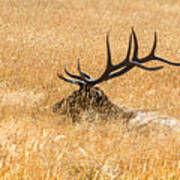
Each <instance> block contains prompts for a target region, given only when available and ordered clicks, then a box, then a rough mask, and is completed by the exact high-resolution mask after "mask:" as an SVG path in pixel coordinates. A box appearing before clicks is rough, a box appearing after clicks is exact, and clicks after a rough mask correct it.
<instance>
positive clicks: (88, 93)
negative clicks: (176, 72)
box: [53, 28, 180, 129]
mask: <svg viewBox="0 0 180 180" xmlns="http://www.w3.org/2000/svg"><path fill="white" fill-rule="evenodd" d="M132 40H133V43H134V46H133V49H132ZM156 45H157V34H156V33H154V43H153V46H152V49H151V51H150V53H149V54H148V55H147V56H145V57H143V58H139V57H138V49H139V47H138V40H137V36H136V33H135V31H134V29H133V28H132V32H131V34H130V36H129V44H128V48H127V54H126V57H125V58H124V60H122V61H121V62H120V63H118V64H116V65H114V64H112V58H111V50H110V43H109V33H108V34H107V36H106V47H107V64H106V68H105V70H104V72H103V73H102V75H101V76H100V77H98V78H97V79H93V78H92V76H91V75H89V74H88V73H86V72H84V71H82V70H81V66H80V61H79V60H78V63H77V69H78V72H79V75H76V74H72V73H70V72H69V71H68V70H67V68H66V67H65V68H64V71H65V73H66V74H67V75H68V76H69V77H70V78H67V77H65V76H63V75H62V74H60V73H58V74H57V75H58V77H59V78H60V79H62V80H64V81H66V82H69V83H73V84H76V85H78V86H79V89H78V90H76V91H74V92H73V93H72V94H71V95H69V96H68V97H67V98H64V99H62V100H61V101H60V102H58V103H56V104H55V105H54V106H53V112H59V113H60V114H66V115H69V116H70V117H71V118H72V121H73V122H76V121H79V120H80V119H81V118H82V113H83V112H86V113H87V112H89V113H88V114H89V117H91V116H93V118H95V117H98V119H103V120H104V119H111V118H113V119H117V118H120V119H122V120H123V122H125V123H126V124H127V123H128V125H133V126H135V127H143V126H146V125H147V124H148V123H150V122H153V123H157V122H160V124H161V125H163V126H164V125H165V126H168V127H170V128H172V127H173V128H179V129H180V122H178V121H177V120H175V119H173V118H167V117H164V116H162V117H160V116H159V117H157V115H155V113H154V112H151V111H149V112H146V111H143V110H142V111H140V110H139V111H138V110H132V109H128V108H125V107H119V106H117V105H115V104H113V103H112V102H111V101H110V100H109V99H108V97H107V96H106V95H105V93H104V92H103V91H102V90H101V89H100V88H99V87H97V86H96V85H97V84H100V83H101V82H104V81H108V80H110V79H112V78H115V77H118V76H121V75H123V74H125V73H127V72H128V71H130V70H131V69H133V68H135V67H138V68H141V69H144V70H146V71H157V70H160V69H162V68H163V66H156V67H149V66H145V65H144V63H146V62H149V61H154V60H156V61H160V62H162V63H166V64H168V65H172V66H180V63H176V62H171V61H169V60H167V59H165V58H162V57H160V56H157V55H155V50H156ZM131 51H133V52H132V53H133V54H132V56H130V54H131ZM97 114H98V116H96V115H97Z"/></svg>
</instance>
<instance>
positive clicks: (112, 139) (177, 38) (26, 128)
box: [0, 0, 180, 180]
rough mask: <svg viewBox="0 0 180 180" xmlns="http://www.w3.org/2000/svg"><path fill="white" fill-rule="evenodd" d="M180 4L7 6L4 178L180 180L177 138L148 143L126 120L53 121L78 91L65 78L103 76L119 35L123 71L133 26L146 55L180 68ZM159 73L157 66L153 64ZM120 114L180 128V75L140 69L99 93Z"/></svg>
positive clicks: (2, 36)
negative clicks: (159, 119) (155, 117)
mask: <svg viewBox="0 0 180 180" xmlns="http://www.w3.org/2000/svg"><path fill="white" fill-rule="evenodd" d="M179 20H180V1H179V0H173V1H172V0H150V1H145V0H136V1H133V0H101V1H98V0H6V1H4V0H0V179H6V180H15V179H27V180H31V179H33V180H35V179H37V180H40V179H42V180H46V179H48V180H49V179H59V180H70V179H79V180H86V179H87V180H90V179H91V180H97V179H98V180H105V179H107V180H120V179H129V180H141V179H153V180H154V179H162V180H168V179H169V180H178V179H180V142H179V141H178V140H177V136H178V135H176V134H166V135H164V134H161V133H159V134H154V133H153V132H152V133H151V134H150V136H148V137H146V136H144V135H142V134H137V133H135V132H125V131H124V130H123V129H122V128H121V126H120V123H119V122H118V121H115V122H114V121H111V120H109V121H108V122H106V123H102V122H99V123H88V122H82V123H78V124H71V123H70V119H67V118H64V117H61V116H59V115H57V114H54V113H52V110H51V107H52V105H53V104H54V103H56V102H57V101H58V100H60V99H62V98H63V97H66V96H67V95H68V94H70V93H72V91H73V90H75V89H77V87H76V86H74V85H71V84H68V83H65V82H63V81H61V80H60V79H58V77H57V72H58V71H59V72H61V71H62V70H63V67H64V64H66V65H67V67H68V69H69V70H70V71H71V72H74V73H75V72H76V71H77V70H76V63H77V58H80V59H81V64H82V68H83V69H84V70H85V71H87V72H89V73H90V74H92V75H93V77H98V76H99V75H100V74H101V73H102V71H103V70H104V68H105V63H106V45H105V36H106V33H107V32H110V43H111V49H112V56H113V62H114V63H117V62H120V61H121V60H122V59H123V58H124V56H125V54H126V53H125V52H126V48H127V45H128V37H129V34H130V32H131V27H134V29H135V31H136V33H137V36H138V39H139V43H140V52H139V53H140V56H144V55H146V54H147V53H148V52H149V51H150V49H151V46H152V43H153V33H154V31H157V34H158V45H157V52H156V53H157V54H158V55H160V56H162V57H164V58H167V59H169V60H171V61H176V62H180V23H179ZM155 64H156V65H157V64H158V65H159V64H160V63H155V62H152V63H150V64H149V65H155ZM99 86H100V87H101V89H103V90H104V91H105V93H106V94H107V95H108V96H109V98H110V99H111V100H112V101H113V102H114V103H115V104H117V105H125V106H127V107H132V108H140V109H157V110H158V111H159V112H161V113H162V114H165V115H168V116H171V117H174V118H176V119H179V120H180V68H179V67H172V66H168V65H165V68H164V69H162V70H160V71H156V72H153V73H152V72H147V71H143V70H141V69H138V68H135V69H133V70H132V71H130V72H128V73H127V74H125V75H123V76H121V77H118V78H115V79H113V80H110V81H108V82H105V83H102V84H100V85H99Z"/></svg>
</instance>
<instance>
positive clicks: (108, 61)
mask: <svg viewBox="0 0 180 180" xmlns="http://www.w3.org/2000/svg"><path fill="white" fill-rule="evenodd" d="M106 48H107V65H106V71H107V72H109V71H110V70H111V68H112V62H111V48H110V44H109V32H108V33H107V35H106Z"/></svg>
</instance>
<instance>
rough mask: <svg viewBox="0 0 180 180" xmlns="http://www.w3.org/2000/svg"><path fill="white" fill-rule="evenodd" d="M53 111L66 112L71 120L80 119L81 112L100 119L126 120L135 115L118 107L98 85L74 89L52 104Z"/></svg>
mask: <svg viewBox="0 0 180 180" xmlns="http://www.w3.org/2000/svg"><path fill="white" fill-rule="evenodd" d="M53 112H57V113H59V114H66V115H68V116H70V117H71V118H72V121H73V122H76V121H80V119H82V116H83V112H87V113H88V116H89V117H90V116H91V115H93V116H94V118H93V119H95V117H97V116H96V115H97V114H98V118H99V119H102V120H104V119H105V120H107V119H112V118H113V119H117V118H121V119H124V120H125V121H127V120H128V119H130V118H132V117H135V113H134V112H133V111H131V110H129V109H127V108H123V107H118V106H117V105H115V104H114V103H112V102H111V101H110V100H109V98H108V97H107V96H106V95H105V94H104V92H103V91H102V90H101V89H100V88H99V87H92V88H89V89H85V88H83V89H80V90H76V91H74V92H73V93H72V94H71V95H69V96H68V97H67V98H64V99H62V100H61V101H59V102H57V103H56V104H55V105H54V106H53Z"/></svg>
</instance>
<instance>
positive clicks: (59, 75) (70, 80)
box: [57, 73, 85, 87]
mask: <svg viewBox="0 0 180 180" xmlns="http://www.w3.org/2000/svg"><path fill="white" fill-rule="evenodd" d="M57 75H58V77H59V78H60V79H62V80H64V81H66V82H69V83H73V84H77V85H79V86H80V87H82V86H83V85H84V84H85V82H83V81H80V80H73V79H69V78H66V77H64V76H63V75H62V74H60V73H57Z"/></svg>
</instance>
